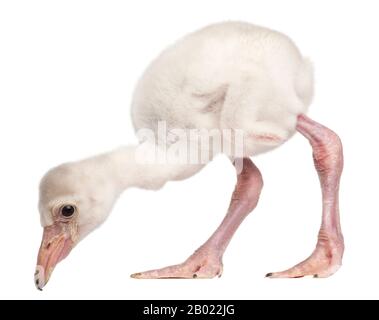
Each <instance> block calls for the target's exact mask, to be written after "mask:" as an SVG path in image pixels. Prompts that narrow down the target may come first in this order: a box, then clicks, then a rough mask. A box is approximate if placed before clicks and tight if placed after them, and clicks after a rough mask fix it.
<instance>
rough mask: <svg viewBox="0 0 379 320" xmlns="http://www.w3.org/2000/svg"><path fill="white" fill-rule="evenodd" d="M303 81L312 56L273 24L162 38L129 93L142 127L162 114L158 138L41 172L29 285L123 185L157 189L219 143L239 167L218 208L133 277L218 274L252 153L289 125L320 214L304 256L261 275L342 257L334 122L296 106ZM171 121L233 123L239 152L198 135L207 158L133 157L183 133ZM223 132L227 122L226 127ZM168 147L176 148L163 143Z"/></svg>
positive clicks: (317, 266)
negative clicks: (164, 261)
mask: <svg viewBox="0 0 379 320" xmlns="http://www.w3.org/2000/svg"><path fill="white" fill-rule="evenodd" d="M312 93H313V71H312V66H311V64H310V63H309V61H308V60H307V59H304V58H303V57H302V55H301V54H300V52H299V50H298V49H297V48H296V46H295V45H294V43H293V42H292V41H291V40H290V39H289V38H288V37H286V36H285V35H283V34H281V33H278V32H276V31H272V30H269V29H266V28H262V27H257V26H254V25H251V24H248V23H242V22H226V23H220V24H215V25H211V26H208V27H206V28H204V29H201V30H199V31H197V32H194V33H192V34H189V35H187V36H186V37H184V38H182V39H181V40H179V41H178V42H176V43H175V44H174V45H172V46H170V47H168V48H167V49H166V50H165V51H163V53H162V54H161V55H160V56H159V57H158V58H157V59H155V60H154V61H153V62H152V63H151V64H150V66H149V67H148V68H147V70H146V71H145V73H144V75H143V77H142V78H141V80H140V81H139V83H138V85H137V88H136V91H135V95H134V99H133V102H132V118H133V123H134V127H135V129H136V131H137V132H138V133H140V132H141V130H142V131H144V130H145V131H146V130H147V129H148V131H149V132H152V133H153V135H155V136H159V132H158V131H159V130H160V129H159V127H160V125H159V124H160V123H164V124H165V126H166V129H167V131H168V132H169V134H168V138H167V139H162V138H158V139H155V140H154V141H153V142H152V141H147V142H146V141H145V140H146V135H145V137H144V138H143V139H140V140H141V141H140V143H139V144H136V145H134V146H133V145H131V146H126V147H123V148H120V149H117V150H114V151H112V152H109V153H105V154H102V155H99V156H95V157H92V158H89V159H85V160H81V161H78V162H71V163H66V164H63V165H60V166H58V167H56V168H54V169H52V170H50V171H49V172H48V173H47V174H46V175H45V176H44V177H43V179H42V181H41V185H40V201H39V210H40V215H41V224H42V226H43V228H44V232H43V239H42V243H41V247H40V250H39V254H38V261H37V269H36V273H35V284H36V286H37V288H38V289H42V288H43V287H44V286H45V285H46V283H47V281H48V280H49V278H50V275H51V273H52V271H53V269H54V267H55V266H56V264H57V263H58V262H59V261H61V260H62V259H64V258H65V257H66V256H67V255H68V254H69V252H70V251H71V249H72V248H73V247H74V246H75V245H76V244H77V243H78V242H79V241H80V240H82V239H83V238H84V237H85V236H86V235H87V234H89V233H90V232H91V231H93V230H94V229H95V228H97V227H98V226H100V225H101V224H102V223H103V222H104V221H105V220H106V218H107V217H108V215H109V213H110V212H111V210H112V207H113V205H114V203H115V201H116V200H117V198H118V197H119V196H120V194H121V193H122V192H123V191H124V190H125V189H128V188H130V187H139V188H145V189H159V188H161V187H162V186H163V185H164V184H165V183H166V182H167V181H170V180H180V179H185V178H187V177H190V176H192V175H194V174H195V173H197V172H198V171H199V170H201V168H203V167H204V166H205V164H206V163H207V162H210V161H211V160H212V157H213V156H214V155H215V154H217V153H224V154H226V155H227V156H229V157H230V159H232V164H233V165H234V166H235V167H236V172H237V174H236V175H237V184H236V187H235V190H234V192H233V195H232V199H231V202H230V206H229V209H228V211H227V214H226V217H225V219H224V220H223V221H222V223H221V224H220V226H219V227H218V228H217V230H216V231H215V232H214V233H213V235H212V236H211V237H210V238H209V239H208V240H207V241H206V242H205V243H204V244H203V245H202V246H201V247H200V248H199V249H198V250H196V251H195V253H194V254H193V255H191V256H190V257H189V258H188V259H187V260H186V261H184V262H183V263H180V264H178V265H173V266H169V267H166V268H162V269H156V270H151V271H147V272H141V273H136V274H133V275H132V277H133V278H138V279H158V278H162V279H166V278H213V277H216V276H221V273H222V269H223V266H222V257H223V254H224V252H225V249H226V248H227V246H228V244H229V242H230V240H231V238H232V236H233V235H234V233H235V232H236V230H237V228H238V226H239V225H240V224H241V223H242V221H243V220H244V218H245V217H246V216H247V215H248V214H249V213H250V212H251V211H252V210H253V209H254V208H255V206H256V205H257V202H258V198H259V195H260V192H261V189H262V186H263V180H262V176H261V173H260V171H259V169H258V168H257V167H256V166H255V165H254V163H253V162H252V160H250V157H252V156H255V155H257V154H259V153H262V152H267V151H269V150H272V149H274V148H276V147H278V146H280V145H282V144H283V143H284V142H285V141H287V140H288V139H289V138H290V137H291V136H292V135H293V134H294V133H295V132H296V131H298V132H300V133H301V134H302V135H303V136H304V137H305V138H306V139H307V140H308V141H309V142H310V145H311V147H312V149H313V157H314V163H315V168H316V170H317V173H318V175H319V178H320V183H321V189H322V197H323V207H322V224H321V229H320V232H319V235H318V241H317V245H316V248H315V250H314V251H313V253H312V254H311V255H310V257H309V258H308V259H306V260H304V261H303V262H301V263H299V264H297V265H295V266H294V267H292V268H289V269H288V270H285V271H282V272H273V273H269V274H267V277H270V278H287V277H288V278H298V277H303V276H307V275H312V276H316V277H327V276H330V275H332V274H333V273H334V272H336V271H337V269H338V268H339V267H340V266H341V261H342V255H343V251H344V242H343V236H342V232H341V227H340V221H339V208H338V189H339V181H340V176H341V172H342V166H343V154H342V145H341V141H340V139H339V137H338V136H337V134H336V133H334V132H333V131H332V130H330V129H328V128H326V127H325V126H323V125H321V124H318V123H316V122H315V121H313V120H311V119H310V118H308V117H307V116H306V115H305V114H306V112H307V109H308V107H309V105H310V103H311V100H312ZM178 129H182V131H183V132H187V131H189V130H191V129H202V130H208V131H207V132H215V130H216V131H217V130H218V131H219V132H222V135H223V138H227V139H229V140H228V141H232V140H233V138H231V137H236V136H237V133H238V132H239V133H242V144H241V146H242V152H241V153H240V154H239V155H238V156H236V154H233V152H231V151H230V150H231V149H230V148H229V150H215V148H214V147H213V146H210V147H209V145H208V147H204V146H200V147H198V148H199V150H200V151H202V152H203V151H205V152H206V153H207V152H209V151H212V156H210V157H209V159H208V160H206V161H198V162H196V161H195V162H189V161H187V162H183V161H182V162H180V161H177V162H175V161H150V162H149V161H142V160H144V159H145V160H146V159H147V158H148V156H149V155H151V154H155V155H156V154H163V155H165V154H167V153H168V151H167V150H168V149H167V147H172V146H175V145H178V144H181V143H183V142H184V141H187V140H186V139H187V137H184V138H183V135H181V134H178V132H179V131H178ZM225 132H231V135H229V138H228V137H225V134H224V133H225ZM211 138H214V136H213V135H211ZM233 141H234V140H233ZM232 145H233V146H234V147H235V146H236V142H233V143H232ZM232 149H233V148H232ZM234 149H236V148H234ZM152 150H154V151H153V153H152V152H151V151H152ZM234 151H235V150H234ZM177 156H178V155H177V153H175V152H172V153H171V155H170V157H171V158H175V157H177Z"/></svg>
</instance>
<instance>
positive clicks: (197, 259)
mask: <svg viewBox="0 0 379 320" xmlns="http://www.w3.org/2000/svg"><path fill="white" fill-rule="evenodd" d="M236 163H239V162H236ZM242 164H243V168H242V171H241V172H239V170H238V169H239V168H238V166H236V165H235V166H236V169H237V172H239V173H238V175H237V185H236V187H235V190H234V192H233V195H232V199H231V202H230V206H229V210H228V213H227V215H226V216H225V219H224V220H223V222H222V223H221V225H220V226H219V227H218V228H217V230H216V231H215V233H214V234H213V235H212V236H211V237H210V238H209V240H208V241H207V242H205V243H204V244H203V245H202V246H201V247H200V248H199V249H198V250H196V252H195V253H194V254H193V255H192V256H190V257H189V258H188V259H187V260H186V261H185V262H184V263H181V264H178V265H174V266H170V267H166V268H162V269H156V270H151V271H146V272H142V273H135V274H133V275H132V277H133V278H137V279H174V278H184V279H190V278H213V277H216V276H221V273H222V256H223V254H224V252H225V250H226V247H227V246H228V244H229V242H230V240H231V239H232V237H233V235H234V233H235V232H236V230H237V228H238V227H239V225H240V224H241V223H242V221H243V220H244V219H245V218H246V216H247V215H248V214H249V213H250V211H252V210H253V209H254V208H255V207H256V205H257V203H258V198H259V195H260V193H261V189H262V186H263V180H262V176H261V173H260V172H259V170H258V168H257V167H256V166H255V165H254V164H253V162H252V161H251V160H250V159H247V158H245V159H243V162H242Z"/></svg>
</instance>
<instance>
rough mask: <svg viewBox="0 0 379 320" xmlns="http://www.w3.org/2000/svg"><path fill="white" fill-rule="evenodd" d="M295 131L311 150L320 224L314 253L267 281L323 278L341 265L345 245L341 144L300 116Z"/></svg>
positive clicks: (321, 128) (311, 121)
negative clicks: (319, 198)
mask: <svg viewBox="0 0 379 320" xmlns="http://www.w3.org/2000/svg"><path fill="white" fill-rule="evenodd" d="M297 130H298V131H299V132H300V133H301V134H302V135H303V136H305V137H306V138H307V139H308V140H309V142H310V143H311V146H312V148H313V159H314V163H315V167H316V170H317V173H318V176H319V178H320V184H321V190H322V223H321V229H320V231H319V234H318V242H317V245H316V249H315V250H314V252H313V253H312V255H311V256H310V257H309V258H308V259H306V260H305V261H303V262H301V263H299V264H297V265H296V266H294V267H292V268H290V269H288V270H286V271H282V272H275V273H268V274H267V275H266V276H267V277H269V278H301V277H304V276H309V275H312V276H314V277H315V278H318V277H319V278H325V277H329V276H331V275H332V274H334V273H335V272H336V271H337V270H338V269H339V268H340V266H341V265H342V256H343V252H344V241H343V236H342V231H341V225H340V215H339V207H338V191H339V184H340V177H341V173H342V168H343V153H342V144H341V140H340V139H339V137H338V135H337V134H336V133H334V132H333V131H332V130H330V129H328V128H326V127H324V126H322V125H320V124H318V123H316V122H315V121H313V120H311V119H309V118H308V117H306V116H305V115H300V116H299V117H298V122H297Z"/></svg>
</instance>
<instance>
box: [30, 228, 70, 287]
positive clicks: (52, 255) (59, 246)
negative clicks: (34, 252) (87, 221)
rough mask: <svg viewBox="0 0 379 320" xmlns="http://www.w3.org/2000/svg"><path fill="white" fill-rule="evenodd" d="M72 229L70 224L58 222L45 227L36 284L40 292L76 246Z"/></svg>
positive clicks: (35, 277)
mask: <svg viewBox="0 0 379 320" xmlns="http://www.w3.org/2000/svg"><path fill="white" fill-rule="evenodd" d="M71 230H72V228H71V225H70V224H69V223H62V222H56V223H54V224H53V225H51V226H48V227H45V228H44V230H43V237H42V242H41V247H40V249H39V252H38V259H37V267H36V272H35V274H34V282H35V285H36V287H37V289H38V290H42V288H43V287H44V286H45V285H46V283H47V282H48V281H49V278H50V276H51V273H52V272H53V270H54V268H55V266H56V265H57V264H58V262H60V261H61V260H63V259H64V258H66V257H67V256H68V254H69V253H70V251H71V249H72V248H73V246H74V241H73V234H72V232H71Z"/></svg>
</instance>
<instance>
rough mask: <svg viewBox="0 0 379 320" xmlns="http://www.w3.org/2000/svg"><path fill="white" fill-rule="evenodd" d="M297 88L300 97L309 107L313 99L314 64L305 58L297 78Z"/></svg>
mask: <svg viewBox="0 0 379 320" xmlns="http://www.w3.org/2000/svg"><path fill="white" fill-rule="evenodd" d="M295 90H296V94H297V96H298V97H299V99H300V100H301V101H302V102H303V103H304V104H305V105H306V106H307V107H308V106H309V105H310V104H311V102H312V99H313V65H312V62H311V61H310V60H309V59H307V58H304V59H303V61H302V63H301V64H300V67H299V70H298V73H297V75H296V78H295Z"/></svg>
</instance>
